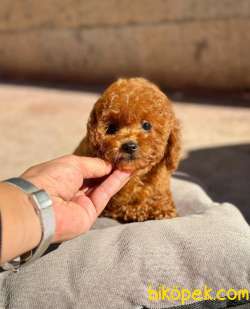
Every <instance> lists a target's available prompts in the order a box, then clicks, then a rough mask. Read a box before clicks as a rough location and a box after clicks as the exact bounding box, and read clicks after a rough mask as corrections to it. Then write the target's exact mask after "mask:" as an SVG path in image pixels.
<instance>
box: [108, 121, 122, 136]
mask: <svg viewBox="0 0 250 309" xmlns="http://www.w3.org/2000/svg"><path fill="white" fill-rule="evenodd" d="M118 129H119V128H118V125H117V124H116V123H112V122H111V123H110V124H109V125H108V127H107V130H106V133H107V134H115V133H116V132H117V131H118Z"/></svg>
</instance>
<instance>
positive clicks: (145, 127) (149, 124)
mask: <svg viewBox="0 0 250 309" xmlns="http://www.w3.org/2000/svg"><path fill="white" fill-rule="evenodd" d="M142 128H143V130H145V131H149V130H150V129H151V128H152V126H151V123H149V122H148V121H143V123H142Z"/></svg>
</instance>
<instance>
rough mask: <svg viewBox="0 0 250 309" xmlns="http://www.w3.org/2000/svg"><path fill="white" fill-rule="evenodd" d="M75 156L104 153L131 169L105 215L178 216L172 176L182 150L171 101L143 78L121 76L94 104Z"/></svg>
mask: <svg viewBox="0 0 250 309" xmlns="http://www.w3.org/2000/svg"><path fill="white" fill-rule="evenodd" d="M75 154H76V155H80V156H93V157H100V158H102V159H104V160H107V161H109V162H111V163H112V165H113V166H114V167H115V168H118V169H120V170H125V171H130V172H132V177H131V179H130V180H129V182H128V183H127V184H126V185H125V186H124V187H123V188H122V189H121V190H120V191H119V192H118V193H117V194H116V195H115V196H114V197H113V198H112V199H111V200H110V202H109V203H108V205H107V207H106V208H105V209H104V211H103V213H102V216H106V217H110V218H114V219H117V220H118V221H121V222H131V221H145V220H152V219H164V218H173V217H175V216H176V209H175V206H174V202H173V199H172V194H171V191H170V176H171V174H172V173H173V171H174V170H175V169H176V168H177V165H178V162H179V154H180V128H179V122H178V120H177V119H176V117H175V114H174V112H173V108H172V105H171V102H170V101H169V100H168V98H167V97H166V95H165V94H164V93H163V92H161V91H160V89H159V88H158V87H157V86H155V85H154V84H152V83H150V82H149V81H147V80H145V79H143V78H130V79H119V80H118V81H116V82H115V83H113V84H112V85H111V86H110V87H108V89H107V90H106V91H105V92H104V93H103V95H102V96H101V97H100V98H99V99H98V101H97V102H96V103H95V106H94V108H93V110H92V112H91V114H90V118H89V120H88V124H87V135H86V137H85V138H84V139H83V140H82V142H81V143H80V145H79V146H78V148H77V149H76V150H75Z"/></svg>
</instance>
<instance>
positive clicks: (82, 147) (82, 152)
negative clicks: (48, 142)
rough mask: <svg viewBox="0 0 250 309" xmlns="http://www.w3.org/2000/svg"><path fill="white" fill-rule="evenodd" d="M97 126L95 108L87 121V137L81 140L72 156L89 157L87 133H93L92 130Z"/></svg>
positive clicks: (89, 148)
mask: <svg viewBox="0 0 250 309" xmlns="http://www.w3.org/2000/svg"><path fill="white" fill-rule="evenodd" d="M96 125H97V116H96V110H95V108H93V109H92V111H91V113H90V116H89V119H88V124H87V135H86V136H85V137H84V138H83V140H82V141H81V143H80V144H79V145H78V147H77V148H76V150H75V151H74V154H75V155H77V156H91V154H92V151H91V147H90V142H89V139H88V135H89V133H88V132H93V131H94V128H95V127H96Z"/></svg>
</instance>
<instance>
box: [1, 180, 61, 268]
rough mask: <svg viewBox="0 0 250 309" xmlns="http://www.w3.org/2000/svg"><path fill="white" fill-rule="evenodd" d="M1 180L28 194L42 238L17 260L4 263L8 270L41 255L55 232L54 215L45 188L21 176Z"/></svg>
mask: <svg viewBox="0 0 250 309" xmlns="http://www.w3.org/2000/svg"><path fill="white" fill-rule="evenodd" d="M3 182H5V183H9V184H11V185H14V186H16V187H18V188H19V189H21V190H22V191H24V192H25V193H27V194H28V195H29V200H30V201H31V203H32V205H33V207H34V209H35V211H36V213H37V215H38V216H39V219H40V223H41V227H42V238H41V241H40V243H39V245H38V246H37V248H36V249H34V250H32V251H31V252H30V254H27V253H25V254H24V255H23V256H21V257H20V259H19V261H16V260H14V261H12V262H9V263H5V264H4V265H3V266H2V267H3V268H4V269H8V270H10V269H11V270H17V269H18V268H19V267H20V265H21V264H25V265H27V264H29V263H31V262H33V261H34V260H36V259H37V258H39V257H40V256H42V255H43V253H44V252H45V251H46V250H47V249H48V247H49V245H50V243H51V241H52V238H53V236H54V233H55V217H54V212H53V208H52V201H51V199H50V197H49V195H48V193H47V192H46V191H45V190H40V189H38V188H37V187H36V186H34V185H33V184H32V183H31V182H29V181H27V180H25V179H23V178H18V177H16V178H10V179H7V180H4V181H3Z"/></svg>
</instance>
